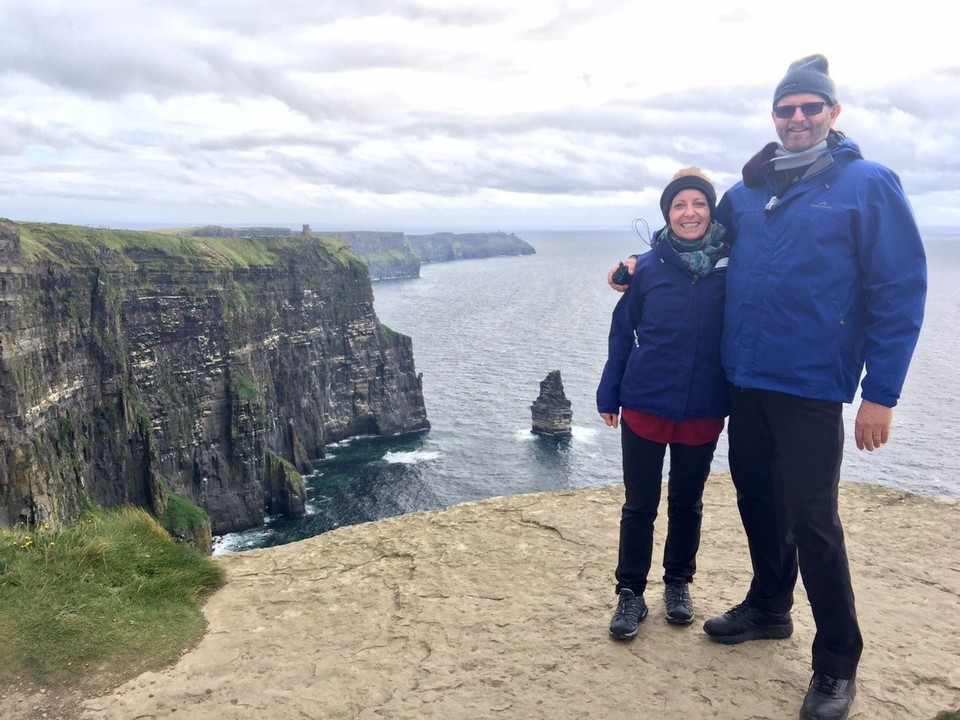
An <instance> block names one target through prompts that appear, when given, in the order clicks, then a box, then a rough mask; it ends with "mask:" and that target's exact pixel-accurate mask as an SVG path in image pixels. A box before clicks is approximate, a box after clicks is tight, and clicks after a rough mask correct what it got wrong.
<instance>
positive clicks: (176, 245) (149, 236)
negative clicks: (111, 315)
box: [16, 222, 361, 271]
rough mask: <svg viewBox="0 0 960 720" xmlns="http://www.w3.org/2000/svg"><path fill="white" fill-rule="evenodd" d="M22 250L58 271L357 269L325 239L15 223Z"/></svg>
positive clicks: (340, 245) (336, 243) (339, 245)
mask: <svg viewBox="0 0 960 720" xmlns="http://www.w3.org/2000/svg"><path fill="white" fill-rule="evenodd" d="M16 225H17V228H18V229H19V231H20V250H21V255H22V257H23V259H24V260H25V261H27V262H49V263H51V264H53V265H57V266H61V267H90V266H97V267H102V268H106V269H108V270H121V271H130V270H135V269H136V268H138V267H139V268H155V269H165V270H169V269H174V268H187V269H190V268H194V269H212V268H224V269H226V268H267V267H273V268H275V267H280V268H283V267H287V265H288V263H289V262H290V261H291V260H293V261H294V262H297V263H298V264H300V263H301V262H303V261H309V263H311V264H313V263H316V264H319V266H320V267H331V266H344V267H346V266H349V265H350V264H352V263H356V264H360V263H361V261H360V260H359V258H357V257H356V255H354V253H353V252H352V251H351V250H350V248H349V246H348V245H347V244H346V243H345V242H343V241H342V240H338V239H334V238H326V237H303V236H296V235H292V236H280V237H267V238H246V237H238V238H215V237H191V236H190V235H187V234H181V233H179V232H176V231H173V230H170V231H164V232H153V231H136V230H111V229H107V228H92V227H87V226H81V225H62V224H56V223H29V222H21V223H16Z"/></svg>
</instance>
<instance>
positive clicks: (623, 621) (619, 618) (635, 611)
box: [610, 588, 647, 640]
mask: <svg viewBox="0 0 960 720" xmlns="http://www.w3.org/2000/svg"><path fill="white" fill-rule="evenodd" d="M646 616H647V604H646V603H645V602H644V601H643V596H642V595H635V594H634V592H633V590H630V589H628V588H623V589H621V590H620V601H619V602H618V603H617V609H616V610H615V611H614V613H613V619H612V620H610V634H611V635H612V636H613V637H614V638H616V639H617V640H633V639H634V638H635V637H636V636H637V629H638V627H639V625H640V621H641V620H643V619H644V618H645V617H646Z"/></svg>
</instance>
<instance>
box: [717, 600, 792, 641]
mask: <svg viewBox="0 0 960 720" xmlns="http://www.w3.org/2000/svg"><path fill="white" fill-rule="evenodd" d="M703 631H704V632H705V633H706V634H707V635H709V636H710V639H711V640H715V641H716V642H718V643H724V644H725V645H734V644H736V643H742V642H743V641H744V640H762V639H766V640H782V639H783V638H788V637H790V636H791V635H793V620H791V619H790V613H788V612H786V613H768V612H764V611H763V610H760V609H759V608H756V607H754V606H753V605H751V604H750V603H748V602H746V601H744V602H742V603H740V604H739V605H735V606H734V607H732V608H730V609H729V610H727V611H726V612H725V613H723V614H722V615H716V616H714V617H712V618H710V619H709V620H707V621H706V622H705V623H704V624H703Z"/></svg>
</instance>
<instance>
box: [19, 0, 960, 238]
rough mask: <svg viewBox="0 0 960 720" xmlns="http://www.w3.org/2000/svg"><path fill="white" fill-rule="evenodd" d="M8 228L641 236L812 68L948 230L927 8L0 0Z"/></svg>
mask: <svg viewBox="0 0 960 720" xmlns="http://www.w3.org/2000/svg"><path fill="white" fill-rule="evenodd" d="M0 27H2V28H3V42H2V43H0V98H2V100H0V217H6V218H9V219H12V220H16V221H36V222H58V223H69V224H79V225H92V226H102V227H113V228H123V227H148V226H151V225H153V226H173V227H179V226H184V225H203V224H219V225H278V226H288V227H294V228H298V227H299V226H300V225H301V224H310V225H311V227H312V228H314V229H315V230H320V229H329V230H335V229H336V230H393V231H404V232H423V231H430V230H446V231H454V232H455V231H464V232H466V231H472V232H476V231H495V230H504V231H514V232H519V231H522V230H524V229H563V228H569V229H583V228H614V229H615V228H620V229H627V230H628V229H629V228H630V226H631V221H632V220H633V218H637V217H643V218H645V219H647V220H648V221H649V222H650V224H651V226H654V227H659V225H660V224H662V218H661V216H660V213H659V209H658V199H659V195H660V192H661V190H662V188H663V187H664V186H665V185H666V183H667V182H669V180H670V178H671V177H672V175H673V173H674V172H676V170H678V169H679V168H681V167H686V166H689V165H696V166H698V167H700V168H702V169H703V170H704V171H705V172H706V173H707V175H708V176H709V177H710V178H711V179H712V180H713V181H714V183H715V184H716V186H717V188H718V191H719V192H722V191H723V190H724V189H726V188H728V187H730V186H731V185H732V184H733V183H734V182H735V181H736V180H738V179H739V174H740V169H741V167H742V166H743V164H744V162H746V160H747V159H748V158H749V157H750V156H751V155H753V154H754V153H755V152H756V151H757V150H759V149H760V147H762V146H763V145H764V144H766V143H767V142H770V141H772V140H775V139H776V136H775V134H774V130H773V123H772V121H771V118H770V107H771V100H772V92H773V88H774V87H775V85H776V84H777V82H778V81H779V80H780V79H781V78H782V77H783V75H784V73H785V71H786V69H787V66H788V65H789V64H790V62H792V61H793V60H795V59H797V58H800V57H803V56H806V55H809V54H811V53H817V52H819V53H823V54H825V55H826V56H827V58H828V59H829V61H830V73H831V76H832V77H833V79H834V81H835V83H836V85H837V90H838V95H839V98H840V101H841V103H842V106H843V109H842V112H841V115H840V117H839V119H838V121H837V124H836V128H837V129H839V130H842V131H843V132H844V133H845V134H846V135H848V136H849V137H851V138H852V139H854V140H855V141H856V142H857V143H858V144H859V145H860V147H861V149H862V151H863V153H864V155H865V156H866V157H867V158H868V159H871V160H875V161H878V162H881V163H883V164H884V165H887V166H888V167H890V168H892V169H893V170H894V171H896V172H897V174H898V175H899V176H900V179H901V181H902V183H903V185H904V188H905V189H906V192H907V194H908V196H909V198H910V201H911V204H912V206H913V209H914V212H915V214H916V216H917V219H918V222H919V224H920V225H921V226H922V227H936V226H951V227H960V50H958V49H957V43H956V28H955V24H954V23H953V22H952V21H950V20H949V19H948V18H947V17H946V15H945V10H943V6H942V5H941V4H940V2H939V0H937V3H936V4H935V3H934V2H933V0H911V1H910V2H904V3H898V4H896V5H888V6H887V7H881V6H880V5H878V4H877V3H875V2H860V1H852V0H851V1H847V0H833V2H829V3H800V4H797V3H773V2H769V0H715V1H712V2H704V1H703V0H686V1H684V0H678V1H677V2H647V1H642V0H623V1H618V0H609V1H608V0H567V1H559V0H557V1H549V2H547V1H541V0H522V1H518V0H336V1H329V2H328V1H327V0H311V1H310V2H306V1H304V0H271V2H263V1H261V0H230V1H229V2H227V1H225V0H224V1H222V2H221V1H220V0H187V1H183V2H181V1H180V0H170V1H166V0H149V1H148V2H142V1H141V0H85V1H84V2H75V0H71V1H70V2H55V1H51V0H29V1H28V0H0Z"/></svg>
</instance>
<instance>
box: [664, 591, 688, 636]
mask: <svg viewBox="0 0 960 720" xmlns="http://www.w3.org/2000/svg"><path fill="white" fill-rule="evenodd" d="M663 602H664V604H665V605H666V606H667V622H668V623H673V624H674V625H689V624H690V623H692V622H693V600H691V599H690V590H689V588H688V586H687V583H685V582H683V581H682V580H680V581H677V582H670V583H667V586H666V587H665V588H664V589H663Z"/></svg>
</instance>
